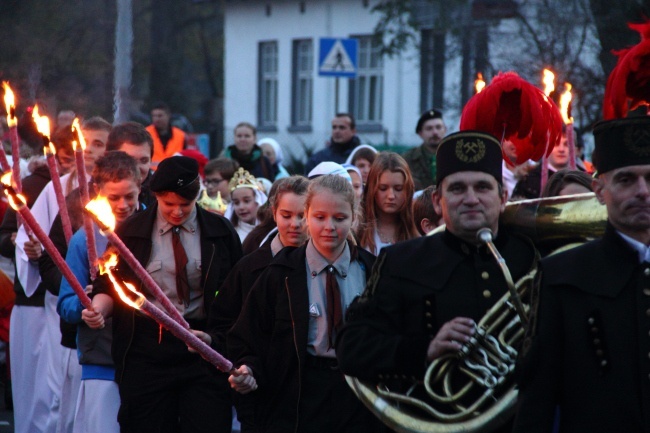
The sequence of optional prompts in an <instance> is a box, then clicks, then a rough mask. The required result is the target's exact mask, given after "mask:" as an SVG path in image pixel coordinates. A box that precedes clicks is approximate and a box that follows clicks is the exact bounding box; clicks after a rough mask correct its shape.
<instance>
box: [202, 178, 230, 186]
mask: <svg viewBox="0 0 650 433" xmlns="http://www.w3.org/2000/svg"><path fill="white" fill-rule="evenodd" d="M225 180H226V179H206V180H205V182H204V183H205V184H206V185H219V184H220V183H221V182H223V181H225Z"/></svg>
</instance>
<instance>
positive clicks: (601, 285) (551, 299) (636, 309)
mask: <svg viewBox="0 0 650 433" xmlns="http://www.w3.org/2000/svg"><path fill="white" fill-rule="evenodd" d="M594 138H595V144H596V146H595V150H594V153H593V163H594V166H595V168H596V170H597V177H596V178H595V180H594V181H593V187H594V192H595V193H596V197H597V198H598V200H599V201H600V203H602V204H604V205H605V206H606V208H607V219H608V223H607V228H606V229H605V234H604V235H603V237H602V238H601V239H598V240H595V241H592V242H589V243H587V244H585V245H582V246H580V247H578V248H575V249H572V250H569V251H567V252H565V253H562V254H557V255H555V256H550V257H548V258H546V259H544V260H543V261H542V263H541V267H540V269H541V272H540V273H541V279H540V281H539V284H538V285H536V290H534V292H533V293H534V294H535V296H534V297H533V299H534V302H533V307H534V309H535V310H536V314H535V315H533V319H532V320H531V321H530V324H529V329H528V333H527V336H526V339H525V340H524V345H523V347H524V348H523V357H522V361H521V362H520V364H519V368H520V369H519V373H518V376H519V383H520V391H519V410H518V414H517V419H516V422H515V430H514V431H515V432H521V433H524V432H525V433H534V432H549V431H551V429H552V426H553V423H554V420H555V419H556V417H557V415H556V413H557V410H556V409H557V408H558V407H559V427H560V431H562V432H591V433H594V432H603V433H604V432H608V433H611V432H626V433H633V432H650V247H649V245H650V151H649V150H650V117H648V116H643V117H637V118H627V119H619V120H611V121H606V122H601V123H600V124H598V125H596V127H595V128H594Z"/></svg>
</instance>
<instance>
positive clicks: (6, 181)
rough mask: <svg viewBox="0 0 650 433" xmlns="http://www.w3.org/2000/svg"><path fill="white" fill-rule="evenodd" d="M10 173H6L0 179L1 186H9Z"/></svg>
mask: <svg viewBox="0 0 650 433" xmlns="http://www.w3.org/2000/svg"><path fill="white" fill-rule="evenodd" d="M11 179H12V178H11V172H10V171H8V172H6V173H4V174H3V175H2V177H0V182H2V184H3V185H5V186H11Z"/></svg>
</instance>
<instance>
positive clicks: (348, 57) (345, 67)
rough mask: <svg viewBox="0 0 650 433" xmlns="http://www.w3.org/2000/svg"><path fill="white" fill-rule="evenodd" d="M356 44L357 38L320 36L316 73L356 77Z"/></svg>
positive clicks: (357, 43) (328, 75)
mask: <svg viewBox="0 0 650 433" xmlns="http://www.w3.org/2000/svg"><path fill="white" fill-rule="evenodd" d="M358 45H359V42H358V40H357V39H341V38H321V39H320V52H319V56H318V57H319V60H318V75H320V76H324V77H348V78H354V77H356V76H357V50H358Z"/></svg>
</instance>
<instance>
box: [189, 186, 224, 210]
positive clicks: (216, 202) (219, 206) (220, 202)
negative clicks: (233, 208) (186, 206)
mask: <svg viewBox="0 0 650 433" xmlns="http://www.w3.org/2000/svg"><path fill="white" fill-rule="evenodd" d="M196 203H197V204H198V205H199V206H201V207H202V208H203V209H206V210H209V211H211V212H216V213H218V214H220V215H223V214H224V213H225V212H226V208H227V207H228V203H226V202H225V200H224V199H222V198H221V191H217V197H215V198H210V196H209V195H208V192H207V191H206V190H203V193H202V194H201V198H200V199H199V200H198V201H197V202H196Z"/></svg>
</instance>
